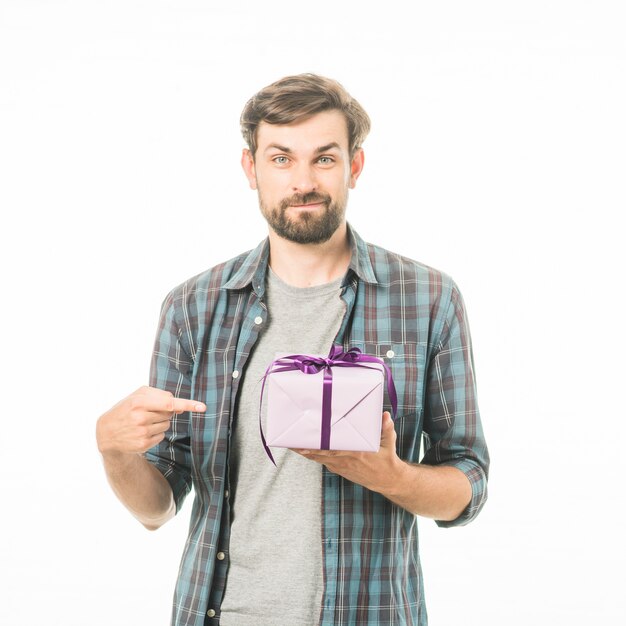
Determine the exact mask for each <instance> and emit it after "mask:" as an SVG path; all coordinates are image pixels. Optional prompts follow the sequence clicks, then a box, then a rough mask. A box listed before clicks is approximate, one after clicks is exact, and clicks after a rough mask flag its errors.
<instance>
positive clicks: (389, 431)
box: [380, 411, 394, 445]
mask: <svg viewBox="0 0 626 626" xmlns="http://www.w3.org/2000/svg"><path fill="white" fill-rule="evenodd" d="M380 434H381V437H380V444H381V445H384V444H385V442H388V441H389V440H390V439H391V437H392V436H393V435H394V428H393V420H392V419H391V413H389V411H385V412H384V413H383V425H382V429H381V433H380Z"/></svg>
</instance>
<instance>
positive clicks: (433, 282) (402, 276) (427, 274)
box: [365, 243, 457, 292]
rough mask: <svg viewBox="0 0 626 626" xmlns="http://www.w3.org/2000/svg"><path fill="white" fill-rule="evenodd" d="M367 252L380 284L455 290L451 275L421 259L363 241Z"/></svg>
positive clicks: (447, 290) (391, 286) (446, 290)
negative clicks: (413, 285) (412, 285)
mask: <svg viewBox="0 0 626 626" xmlns="http://www.w3.org/2000/svg"><path fill="white" fill-rule="evenodd" d="M365 245H366V247H367V252H368V255H369V258H370V261H371V263H372V267H373V269H374V273H375V274H376V280H377V281H378V283H379V284H380V285H381V286H388V287H390V288H393V287H394V286H395V287H397V288H403V287H405V286H406V285H407V284H415V285H422V286H423V287H426V286H428V288H429V289H430V290H431V291H432V290H435V291H445V292H450V291H456V290H457V287H456V284H455V282H454V280H453V279H452V277H451V276H450V275H449V274H447V273H446V272H444V271H442V270H440V269H437V268H435V267H432V266H431V265H427V264H426V263H423V262H422V261H417V260H415V259H413V258H410V257H408V256H405V255H404V254H400V253H398V252H393V251H392V250H388V249H387V248H383V247H382V246H379V245H377V244H373V243H365Z"/></svg>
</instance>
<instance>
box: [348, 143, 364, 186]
mask: <svg viewBox="0 0 626 626" xmlns="http://www.w3.org/2000/svg"><path fill="white" fill-rule="evenodd" d="M364 163H365V154H364V153H363V148H359V149H358V150H357V151H356V152H355V153H354V156H353V157H352V162H351V163H350V189H354V188H355V187H356V179H357V178H358V177H359V176H360V175H361V172H362V171H363V165H364Z"/></svg>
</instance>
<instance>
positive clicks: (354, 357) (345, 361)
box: [259, 345, 398, 465]
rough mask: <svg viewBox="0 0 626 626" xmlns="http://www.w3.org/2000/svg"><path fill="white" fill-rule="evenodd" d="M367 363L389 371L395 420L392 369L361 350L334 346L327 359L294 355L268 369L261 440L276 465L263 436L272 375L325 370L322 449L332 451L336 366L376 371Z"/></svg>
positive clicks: (394, 389) (282, 358)
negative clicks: (334, 374)
mask: <svg viewBox="0 0 626 626" xmlns="http://www.w3.org/2000/svg"><path fill="white" fill-rule="evenodd" d="M367 363H379V364H380V365H382V366H383V368H384V371H385V379H386V382H387V390H388V393H389V400H390V402H391V409H392V415H393V418H394V419H395V416H396V413H397V410H398V398H397V394H396V387H395V385H394V384H393V378H392V376H391V370H390V369H389V366H388V365H387V364H386V363H385V362H384V361H383V360H382V359H381V358H379V357H376V356H370V355H369V354H363V353H362V352H361V350H359V349H358V348H350V349H349V350H348V351H346V352H344V351H343V349H342V347H341V346H339V345H333V346H332V347H331V349H330V352H329V354H328V356H327V357H326V358H323V357H315V356H309V355H306V354H292V355H290V356H285V357H281V358H280V359H276V360H275V361H272V362H271V363H270V364H269V366H268V368H267V369H266V370H265V375H264V376H263V385H262V387H261V400H260V403H259V430H260V431H261V441H262V442H263V447H264V448H265V452H266V454H267V456H268V457H269V458H270V460H271V461H272V463H274V465H276V462H275V461H274V457H273V456H272V453H271V452H270V449H269V447H268V445H267V443H266V441H265V436H264V434H263V426H262V424H261V409H262V407H263V391H264V390H265V382H266V381H267V377H268V376H269V375H270V374H276V373H279V372H290V371H293V370H300V371H301V372H302V373H303V374H317V373H318V372H320V371H322V370H324V385H323V391H322V428H321V437H320V450H329V449H330V430H331V407H332V397H333V370H332V368H333V367H366V368H368V369H377V368H372V367H370V366H369V365H366V364H367Z"/></svg>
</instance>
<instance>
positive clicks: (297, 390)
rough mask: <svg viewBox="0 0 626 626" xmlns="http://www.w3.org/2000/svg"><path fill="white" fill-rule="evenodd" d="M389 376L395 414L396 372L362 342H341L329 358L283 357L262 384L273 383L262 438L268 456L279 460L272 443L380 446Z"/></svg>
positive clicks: (356, 448) (362, 448) (287, 445)
mask: <svg viewBox="0 0 626 626" xmlns="http://www.w3.org/2000/svg"><path fill="white" fill-rule="evenodd" d="M385 378H386V379H387V388H388V391H389V399H390V401H391V404H392V408H393V413H394V415H395V412H396V406H397V400H396V391H395V387H394V384H393V379H392V377H391V372H390V370H389V368H388V366H387V365H386V364H385V363H384V361H383V360H382V359H380V358H378V357H375V356H370V355H367V354H363V353H362V352H361V351H360V350H359V349H358V348H351V349H350V350H348V351H347V352H344V351H343V349H342V348H341V347H340V346H333V347H332V348H331V350H330V353H329V355H328V357H325V358H324V357H318V356H310V355H303V354H292V355H289V356H281V357H278V358H277V359H276V360H274V361H273V362H272V363H271V364H270V365H269V367H268V368H267V370H266V372H265V376H264V380H263V389H264V388H265V384H267V385H268V409H267V441H266V438H265V436H264V434H263V429H262V428H261V440H262V441H263V445H264V447H265V451H266V452H267V455H268V456H269V458H270V459H271V460H272V462H274V459H273V457H272V454H271V452H270V450H269V448H268V446H276V447H280V448H308V449H313V450H353V451H364V452H377V451H378V449H379V447H380V431H381V420H382V411H383V397H384V384H385ZM263 389H262V391H261V403H262V402H263ZM260 416H261V414H260V411H259V420H260ZM259 426H260V421H259Z"/></svg>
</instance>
